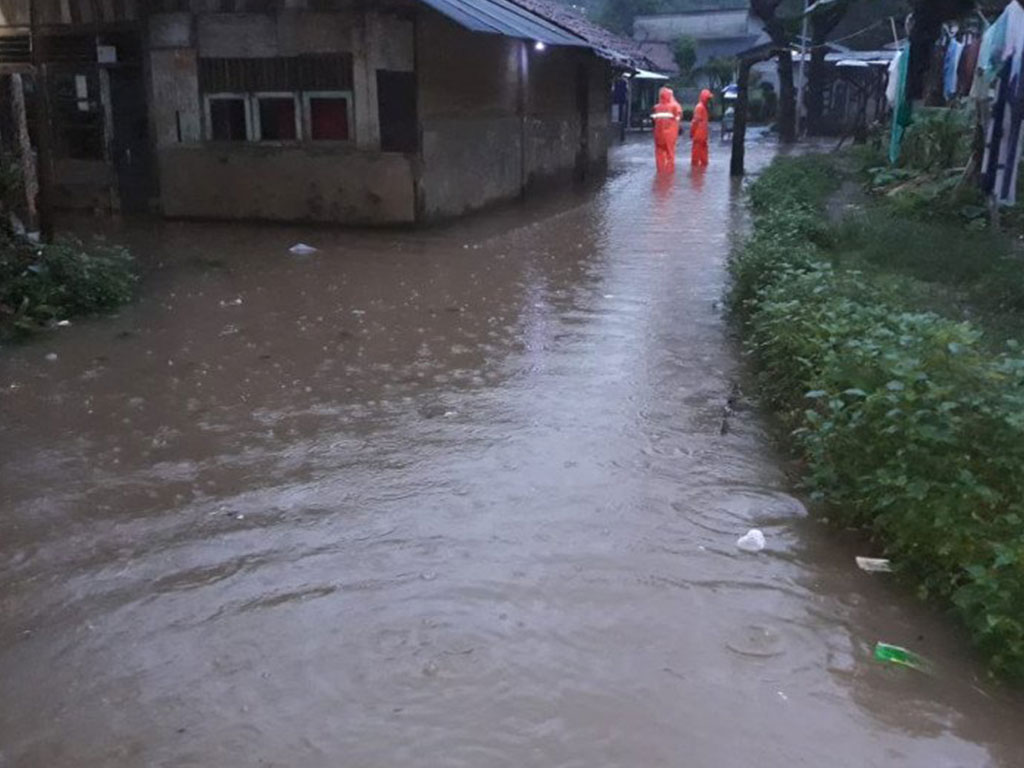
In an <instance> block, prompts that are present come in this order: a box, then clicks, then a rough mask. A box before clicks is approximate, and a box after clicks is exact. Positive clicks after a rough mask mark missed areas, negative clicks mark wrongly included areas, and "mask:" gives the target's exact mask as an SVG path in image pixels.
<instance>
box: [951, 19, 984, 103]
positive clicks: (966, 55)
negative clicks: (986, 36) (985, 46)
mask: <svg viewBox="0 0 1024 768" xmlns="http://www.w3.org/2000/svg"><path fill="white" fill-rule="evenodd" d="M980 50H981V38H980V37H978V36H977V35H975V34H971V35H968V36H967V39H966V40H965V41H964V50H963V53H961V54H960V66H959V67H957V73H956V93H957V96H966V95H967V94H969V93H970V92H971V86H972V85H973V84H974V73H975V72H976V71H977V69H978V53H979V52H980Z"/></svg>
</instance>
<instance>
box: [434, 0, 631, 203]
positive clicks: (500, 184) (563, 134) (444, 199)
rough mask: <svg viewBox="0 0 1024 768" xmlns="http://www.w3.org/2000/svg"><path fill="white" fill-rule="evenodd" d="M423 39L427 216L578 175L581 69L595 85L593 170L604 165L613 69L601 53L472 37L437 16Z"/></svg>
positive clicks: (590, 152) (512, 195) (591, 97)
mask: <svg viewBox="0 0 1024 768" xmlns="http://www.w3.org/2000/svg"><path fill="white" fill-rule="evenodd" d="M417 43H418V51H419V58H418V61H417V64H418V67H419V69H418V79H419V83H420V105H419V106H420V122H421V128H422V136H423V147H422V166H421V174H420V179H419V184H418V203H419V210H420V217H421V218H422V219H426V220H429V219H437V218H446V217H451V216H457V215H460V214H462V213H465V212H467V211H470V210H473V209H476V208H481V207H484V206H486V205H489V204H492V203H494V202H497V201H501V200H508V199H512V198H515V197H517V196H519V195H521V194H522V193H523V192H525V191H528V190H529V189H531V188H534V187H540V186H546V185H547V184H548V183H549V182H552V181H556V180H568V179H571V178H573V176H574V175H575V173H576V171H577V163H578V155H579V153H580V148H581V144H582V142H581V136H582V118H581V114H580V108H579V102H578V87H577V78H578V77H579V72H580V70H581V69H582V72H583V73H584V75H585V77H586V81H587V87H588V89H589V99H588V101H589V119H588V131H587V134H588V136H589V141H588V152H587V158H586V159H585V161H584V165H585V166H587V167H588V168H590V169H595V168H596V169H600V168H601V167H603V165H604V163H605V161H606V158H607V147H608V141H607V133H608V122H609V114H610V105H609V98H610V97H609V92H610V87H611V79H610V78H611V72H610V70H609V69H608V68H607V66H606V65H605V64H604V62H602V61H601V60H600V59H598V58H597V57H595V56H594V55H593V54H592V53H590V52H589V51H587V50H584V49H573V48H549V49H548V50H546V51H536V50H534V47H533V45H531V44H529V43H524V42H522V41H518V40H510V39H506V38H497V37H495V36H493V35H485V34H474V33H470V32H467V31H466V30H464V29H462V28H461V27H458V26H456V25H455V24H454V23H452V22H450V21H449V20H448V19H446V18H444V17H442V16H440V15H438V14H435V13H433V12H431V11H428V10H424V11H423V12H422V13H421V14H420V16H419V22H418V41H417ZM524 53H525V61H524ZM521 84H523V85H524V86H525V87H523V89H522V91H521ZM521 107H522V108H521ZM524 110H525V111H524Z"/></svg>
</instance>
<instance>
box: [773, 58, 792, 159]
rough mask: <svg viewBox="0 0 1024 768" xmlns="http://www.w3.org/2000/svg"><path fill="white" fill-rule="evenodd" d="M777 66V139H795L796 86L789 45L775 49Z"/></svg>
mask: <svg viewBox="0 0 1024 768" xmlns="http://www.w3.org/2000/svg"><path fill="white" fill-rule="evenodd" d="M776 54H777V56H778V68H779V120H778V126H779V140H780V141H782V143H783V144H792V143H793V142H795V141H796V86H795V85H794V83H793V53H792V52H791V51H790V50H789V46H788V45H787V46H784V47H781V48H779V49H778V50H777V51H776Z"/></svg>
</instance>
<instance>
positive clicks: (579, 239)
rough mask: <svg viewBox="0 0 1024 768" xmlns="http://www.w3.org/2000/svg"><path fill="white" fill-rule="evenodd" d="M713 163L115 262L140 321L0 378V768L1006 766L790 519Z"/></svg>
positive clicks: (966, 702) (944, 635)
mask: <svg viewBox="0 0 1024 768" xmlns="http://www.w3.org/2000/svg"><path fill="white" fill-rule="evenodd" d="M770 151H771V150H770V148H769V146H768V145H757V146H752V147H751V150H750V153H749V155H748V162H749V163H750V164H751V165H752V166H760V165H763V164H764V163H765V162H767V161H768V160H769V159H770ZM712 155H713V156H712V164H711V168H710V169H709V170H708V172H707V174H706V176H702V175H698V176H691V175H690V172H689V168H687V167H685V166H680V170H679V172H677V174H676V175H675V177H674V178H673V179H671V180H670V181H667V182H656V181H655V180H654V178H653V176H654V174H653V151H652V150H651V149H650V147H649V146H648V144H647V143H646V141H645V142H642V143H634V144H630V145H628V146H627V147H625V148H622V149H620V150H618V151H617V153H615V154H614V155H613V158H612V166H613V167H612V174H611V176H610V177H609V179H608V180H607V181H606V182H605V183H604V184H603V185H601V186H600V187H599V188H598V189H596V190H593V191H592V192H590V193H587V194H583V193H578V195H577V196H575V197H571V198H563V199H561V200H560V201H559V202H558V203H551V202H549V203H545V204H536V205H533V206H532V207H531V208H529V209H523V208H516V209H512V210H506V211H499V212H496V213H493V214H488V215H483V216H477V217H473V218H471V219H470V220H468V221H465V222H461V223H457V224H453V225H451V226H448V227H444V228H439V229H432V230H427V231H421V232H395V231H390V232H350V231H349V232H346V231H335V230H330V229H312V230H310V229H303V228H281V227H244V226H239V225H223V224H196V223H190V224H186V223H160V224H157V225H153V224H150V225H149V226H148V228H139V227H138V226H137V225H136V229H131V228H129V229H128V230H127V231H125V232H122V233H119V234H118V235H117V237H118V238H119V239H121V240H125V241H128V242H130V243H131V244H132V245H133V250H134V251H135V252H136V253H137V254H138V255H139V258H140V261H142V263H143V266H144V267H145V270H146V275H145V278H144V280H143V283H142V287H141V298H140V300H139V301H138V302H137V303H136V304H134V305H131V306H129V307H127V308H125V309H124V310H123V311H122V312H121V313H120V315H119V316H118V317H116V318H113V319H111V318H107V319H99V320H93V321H88V322H84V323H76V324H75V325H74V326H73V327H71V328H67V329H62V330H60V331H59V332H54V333H52V334H49V335H47V336H45V337H43V338H42V339H40V340H39V341H36V342H34V343H31V344H27V345H24V346H20V347H8V348H5V349H3V350H0V409H2V415H0V417H2V422H0V456H2V465H0V488H2V501H0V504H2V514H0V579H2V581H0V612H2V613H0V616H2V623H0V681H2V682H0V685H2V693H3V696H2V698H3V704H2V707H0V766H3V768H10V767H17V768H21V767H22V766H26V767H29V768H37V767H38V768H64V767H67V768H72V767H73V768H94V767H95V768H99V767H103V768H127V767H129V766H131V767H133V768H135V767H137V766H160V767H168V768H169V767H171V766H174V767H176V768H177V767H185V766H216V767H217V768H233V767H234V766H279V767H295V768H298V767H302V768H320V767H321V766H323V767H324V768H327V767H332V768H336V767H339V766H342V767H344V768H435V767H440V766H445V767H454V768H460V767H465V768H505V767H507V768H555V767H556V766H557V767H564V768H569V767H572V768H597V767H599V766H607V767H609V768H612V767H620V766H621V767H623V768H625V767H626V766H630V767H634V768H641V767H642V768H658V767H661V766H666V767H667V766H683V767H685V768H749V766H758V768H793V767H794V766H808V767H812V768H819V767H820V766H828V767H829V768H871V767H875V766H877V767H879V768H882V767H883V766H884V767H888V766H897V767H903V766H907V767H911V766H912V767H913V768H946V767H950V768H952V767H954V766H956V767H962V768H981V767H983V766H994V767H996V768H1017V767H1019V766H1022V765H1024V735H1022V734H1021V731H1020V724H1021V722H1022V717H1024V707H1022V704H1024V702H1022V700H1021V698H1020V697H1018V696H1015V695H1012V694H1009V693H1007V692H1004V691H1001V690H999V689H998V688H994V687H991V686H989V685H988V684H986V683H983V682H979V680H981V679H982V674H981V672H980V669H979V668H978V667H977V666H976V665H975V663H974V661H973V658H972V656H971V653H970V651H969V648H968V646H967V644H966V642H965V641H964V639H963V638H962V637H960V636H958V635H957V634H956V631H955V625H954V623H953V622H952V621H951V620H949V619H948V618H946V617H944V616H942V615H940V614H937V613H936V612H934V611H932V610H930V609H928V608H927V607H924V606H922V605H921V604H919V603H917V602H915V601H914V600H913V599H912V597H911V596H910V595H909V594H908V593H906V592H905V591H902V590H900V589H899V588H898V587H897V586H895V585H894V584H893V583H892V582H891V581H890V580H888V579H889V578H890V577H886V576H879V575H869V574H865V573H862V572H861V571H859V570H857V568H856V566H855V565H854V561H853V556H854V555H857V554H873V552H871V551H866V545H865V544H864V542H863V541H860V540H858V539H854V538H850V537H847V536H844V535H843V534H841V533H838V532H836V531H834V530H831V529H829V528H827V527H825V526H823V525H821V524H820V523H818V522H815V521H814V520H812V519H809V518H808V517H807V513H806V511H805V509H804V507H803V505H802V504H801V502H800V501H799V500H797V498H795V497H794V495H793V494H794V493H795V491H794V487H793V485H792V482H791V480H790V479H788V478H787V475H786V472H785V469H786V467H787V463H786V457H785V456H784V455H782V454H781V453H780V452H779V451H778V449H777V447H776V446H775V444H774V442H773V439H772V435H771V432H770V426H769V425H768V423H767V421H766V420H765V419H764V418H763V416H762V415H761V414H759V413H758V412H757V411H756V410H755V409H754V408H753V406H752V405H751V403H750V401H749V392H748V390H749V387H747V386H745V385H744V383H743V373H742V369H743V362H742V358H741V356H740V354H739V353H738V350H737V348H736V345H735V344H734V342H733V341H732V340H731V339H730V336H729V333H728V328H727V324H726V320H725V318H724V317H723V315H722V310H721V308H720V306H719V300H720V299H721V296H722V293H723V289H724V285H725V280H726V275H725V260H726V256H727V253H728V249H729V243H730V230H732V229H734V228H735V227H737V226H739V225H740V222H741V221H742V214H743V209H742V201H741V200H740V199H739V197H738V194H737V192H736V189H735V188H734V187H733V186H732V185H731V183H730V181H729V179H728V176H727V170H728V156H727V153H726V151H725V150H724V148H722V147H721V146H719V145H717V144H714V145H713V146H712ZM687 156H688V147H687V146H685V144H683V145H681V147H680V159H681V160H685V159H686V157H687ZM299 241H302V242H306V243H310V244H312V245H315V246H316V247H318V248H319V249H320V250H319V251H318V252H317V253H315V254H313V255H310V256H301V257H299V256H293V255H291V254H289V253H288V248H289V246H291V245H293V244H294V243H296V242H299ZM51 354H55V355H56V360H52V359H47V356H48V355H51ZM754 526H757V527H760V528H762V529H763V530H764V531H765V534H766V536H767V539H768V547H767V549H766V550H765V551H764V552H762V553H760V554H756V555H754V554H745V553H742V552H740V551H738V550H737V548H736V539H737V537H738V536H740V535H741V534H743V533H744V532H745V531H746V530H747V529H748V528H750V527H754ZM878 640H885V641H887V642H891V643H896V644H899V645H906V646H908V647H911V648H913V649H914V650H916V651H918V652H920V653H922V654H924V655H925V656H927V657H929V658H930V659H932V661H933V662H934V664H935V667H936V671H935V674H934V675H933V676H927V675H924V674H921V673H918V672H915V671H912V670H904V669H899V668H886V667H883V666H881V665H879V664H878V663H877V662H875V661H873V659H872V657H871V651H872V648H873V646H874V644H875V642H876V641H878Z"/></svg>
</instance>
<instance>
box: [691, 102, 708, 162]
mask: <svg viewBox="0 0 1024 768" xmlns="http://www.w3.org/2000/svg"><path fill="white" fill-rule="evenodd" d="M710 104H711V91H709V90H708V89H707V88H705V89H704V90H703V91H701V92H700V101H699V102H698V103H697V106H696V107H694V109H693V120H691V121H690V139H692V141H693V151H692V154H691V157H690V161H691V162H692V164H693V165H707V164H708V138H709V136H710V134H711V128H710V125H709V120H708V106H709V105H710Z"/></svg>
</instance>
